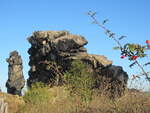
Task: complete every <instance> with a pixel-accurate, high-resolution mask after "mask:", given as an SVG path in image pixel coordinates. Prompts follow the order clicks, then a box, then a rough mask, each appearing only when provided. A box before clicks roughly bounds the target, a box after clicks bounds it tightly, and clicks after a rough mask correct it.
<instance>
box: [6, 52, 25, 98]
mask: <svg viewBox="0 0 150 113" xmlns="http://www.w3.org/2000/svg"><path fill="white" fill-rule="evenodd" d="M6 61H7V62H8V63H9V65H8V80H7V82H6V87H7V92H8V93H10V94H14V95H20V96H21V90H22V88H23V87H24V85H25V79H24V76H23V71H22V69H23V66H22V59H21V56H20V55H19V54H18V52H17V51H13V52H11V53H10V56H9V58H8V59H6Z"/></svg>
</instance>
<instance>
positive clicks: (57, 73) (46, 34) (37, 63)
mask: <svg viewBox="0 0 150 113" xmlns="http://www.w3.org/2000/svg"><path fill="white" fill-rule="evenodd" d="M28 41H29V43H30V44H31V48H30V49H29V51H28V53H29V54H30V62H29V65H30V67H31V69H30V71H29V79H28V85H29V86H30V85H31V84H32V83H35V82H44V83H47V84H48V83H50V84H53V83H54V81H57V82H56V84H57V85H58V84H62V83H61V82H62V78H63V73H64V72H65V71H66V70H67V69H68V67H69V66H70V64H71V62H72V61H74V60H82V61H83V62H86V63H88V64H90V65H91V68H92V69H93V71H94V72H95V73H96V75H95V77H98V76H105V77H108V78H111V80H112V81H116V80H117V81H120V82H121V83H122V84H124V86H126V84H127V79H128V75H127V73H126V72H124V71H123V69H122V67H118V66H113V65H112V61H110V60H108V59H107V58H106V57H105V56H103V55H90V54H88V53H87V50H86V48H84V46H85V45H86V44H87V43H88V42H87V40H86V39H85V38H84V37H83V36H77V35H73V34H70V33H69V32H67V31H37V32H34V33H33V35H32V36H31V37H29V38H28ZM54 84H55V83H54Z"/></svg>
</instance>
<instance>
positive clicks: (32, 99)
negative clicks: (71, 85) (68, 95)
mask: <svg viewBox="0 0 150 113" xmlns="http://www.w3.org/2000/svg"><path fill="white" fill-rule="evenodd" d="M23 99H24V101H25V102H26V103H32V104H39V103H42V102H45V101H48V100H49V99H50V92H49V90H48V86H45V85H44V84H43V83H41V82H38V83H35V84H33V85H32V87H31V88H30V89H29V90H28V91H27V92H25V95H24V96H23Z"/></svg>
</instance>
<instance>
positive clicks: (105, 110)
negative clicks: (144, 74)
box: [11, 61, 150, 113]
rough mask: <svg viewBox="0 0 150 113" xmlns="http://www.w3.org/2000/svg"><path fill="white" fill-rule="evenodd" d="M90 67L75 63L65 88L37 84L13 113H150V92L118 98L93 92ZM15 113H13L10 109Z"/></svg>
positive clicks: (67, 75) (68, 74) (67, 76)
mask: <svg viewBox="0 0 150 113" xmlns="http://www.w3.org/2000/svg"><path fill="white" fill-rule="evenodd" d="M92 74H93V72H91V71H90V67H89V66H87V65H85V64H84V63H82V62H81V61H76V62H73V63H72V64H71V68H70V70H69V71H68V72H66V73H65V82H66V85H64V86H57V87H52V88H49V87H48V86H45V85H44V84H42V83H36V84H34V85H32V87H31V88H30V89H29V90H28V91H27V92H25V95H24V96H23V100H24V101H25V104H19V105H18V106H19V109H18V111H17V112H13V113H150V107H149V106H150V93H144V92H138V91H130V90H126V91H125V93H124V95H123V96H121V97H118V98H115V99H110V98H108V96H107V95H105V94H106V91H105V90H103V93H102V94H101V93H99V91H93V90H92V87H93V83H94V80H93V78H92ZM11 111H13V110H11Z"/></svg>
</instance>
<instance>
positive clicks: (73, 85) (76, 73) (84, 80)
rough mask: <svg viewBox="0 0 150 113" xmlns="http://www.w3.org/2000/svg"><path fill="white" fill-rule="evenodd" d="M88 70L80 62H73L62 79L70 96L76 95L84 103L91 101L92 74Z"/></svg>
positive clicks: (86, 66)
mask: <svg viewBox="0 0 150 113" xmlns="http://www.w3.org/2000/svg"><path fill="white" fill-rule="evenodd" d="M90 68H91V67H90V66H88V65H86V64H84V63H83V62H82V61H79V60H78V61H74V62H72V64H71V68H70V70H69V71H68V72H66V73H65V77H64V78H65V81H66V84H67V85H66V86H67V89H68V90H69V91H70V92H71V94H75V95H78V96H79V97H81V100H82V101H84V102H86V103H88V102H89V101H90V100H91V99H92V87H93V85H94V78H93V76H92V75H93V72H91V70H90Z"/></svg>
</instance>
